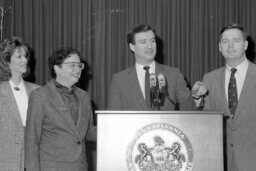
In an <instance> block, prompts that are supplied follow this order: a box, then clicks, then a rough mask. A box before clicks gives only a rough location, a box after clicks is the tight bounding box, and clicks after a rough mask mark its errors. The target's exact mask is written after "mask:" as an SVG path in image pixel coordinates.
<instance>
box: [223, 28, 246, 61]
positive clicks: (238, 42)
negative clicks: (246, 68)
mask: <svg viewBox="0 0 256 171" xmlns="http://www.w3.org/2000/svg"><path fill="white" fill-rule="evenodd" d="M247 47H248V42H247V41H246V40H244V37H243V34H242V32H241V31H240V30H239V29H230V30H226V31H224V32H223V33H222V35H221V40H220V42H219V50H220V52H221V53H222V55H223V56H224V57H225V59H226V60H240V59H242V58H243V57H245V50H246V49H247Z"/></svg>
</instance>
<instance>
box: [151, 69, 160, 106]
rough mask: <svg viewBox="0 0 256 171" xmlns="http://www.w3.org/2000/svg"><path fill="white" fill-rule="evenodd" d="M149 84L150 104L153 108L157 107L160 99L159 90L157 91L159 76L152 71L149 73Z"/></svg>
mask: <svg viewBox="0 0 256 171" xmlns="http://www.w3.org/2000/svg"><path fill="white" fill-rule="evenodd" d="M149 86H150V104H151V107H152V108H153V109H155V106H156V101H158V91H157V78H156V74H154V73H151V74H150V75H149Z"/></svg>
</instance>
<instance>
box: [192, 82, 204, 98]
mask: <svg viewBox="0 0 256 171" xmlns="http://www.w3.org/2000/svg"><path fill="white" fill-rule="evenodd" d="M191 92H192V97H193V98H194V99H196V100H198V99H200V97H201V96H203V95H205V94H206V92H207V88H206V86H205V84H204V83H203V82H201V81H197V82H195V84H194V85H193V87H192V91H191Z"/></svg>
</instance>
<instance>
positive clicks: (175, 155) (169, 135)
mask: <svg viewBox="0 0 256 171" xmlns="http://www.w3.org/2000/svg"><path fill="white" fill-rule="evenodd" d="M126 161H127V166H128V170H129V171H192V168H193V149H192V146H191V144H190V141H189V139H188V137H187V136H186V135H185V134H184V133H183V132H182V131H181V130H180V129H178V128H176V127H174V126H172V125H170V124H167V123H152V124H149V125H146V126H144V127H142V128H141V129H139V130H138V131H137V132H136V134H135V138H134V139H133V140H132V141H131V143H130V144H129V146H128V149H127V153H126Z"/></svg>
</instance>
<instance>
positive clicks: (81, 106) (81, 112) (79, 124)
mask: <svg viewBox="0 0 256 171" xmlns="http://www.w3.org/2000/svg"><path fill="white" fill-rule="evenodd" d="M75 93H76V96H77V97H78V103H79V112H78V119H77V124H76V129H77V130H78V131H80V130H82V128H83V126H84V120H85V119H86V118H85V116H86V115H85V114H84V113H85V112H90V111H87V110H86V108H87V106H85V104H87V103H83V102H84V101H85V99H84V97H83V96H81V93H79V92H78V90H77V89H76V90H75ZM88 103H91V102H90V101H88Z"/></svg>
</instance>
